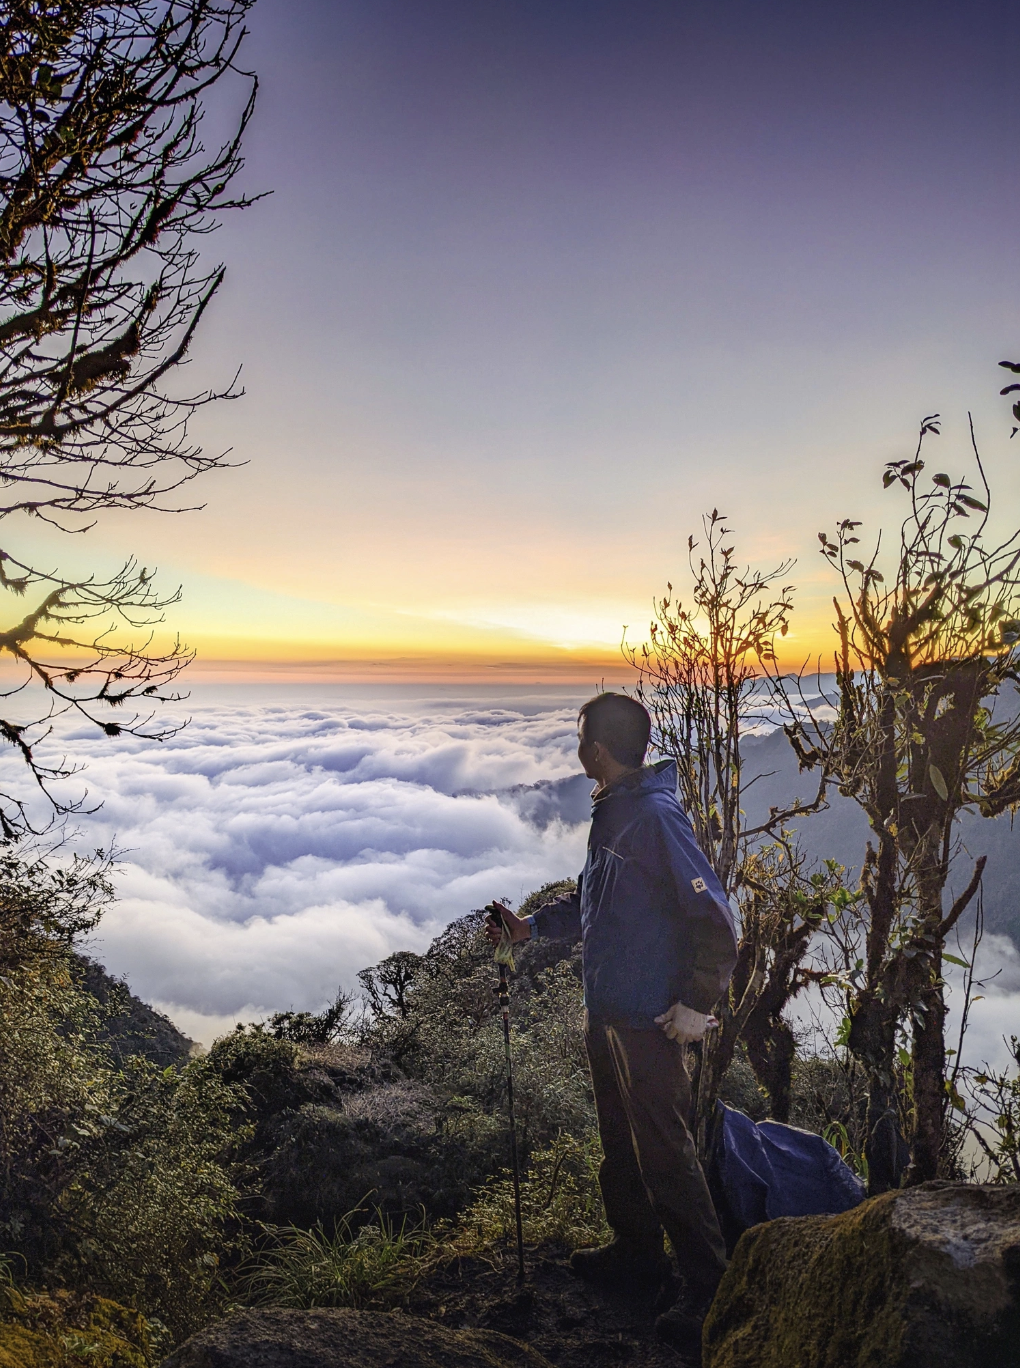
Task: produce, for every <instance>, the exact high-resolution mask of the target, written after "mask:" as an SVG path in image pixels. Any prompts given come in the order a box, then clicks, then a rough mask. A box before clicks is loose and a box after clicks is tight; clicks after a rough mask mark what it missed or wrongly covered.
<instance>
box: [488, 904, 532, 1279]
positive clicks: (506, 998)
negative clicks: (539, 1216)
mask: <svg viewBox="0 0 1020 1368" xmlns="http://www.w3.org/2000/svg"><path fill="white" fill-rule="evenodd" d="M485 910H486V912H488V914H489V916H490V917H491V918H493V920H496V919H497V918H498V920H499V925H500V929H501V931H502V938H501V940H500V943H499V947H498V948H497V950H496V956H495V959H496V964H497V965H498V966H499V987H498V988H496V989H495V992H496V994H497V996H498V1000H499V1011H500V1015H501V1016H502V1018H503V1049H504V1051H505V1054H506V1097H507V1110H508V1111H509V1113H510V1161H511V1163H512V1165H513V1174H514V1219H515V1221H516V1224H517V1286H518V1287H520V1286H522V1284H523V1282H524V1226H523V1223H522V1221H521V1166H520V1160H519V1159H518V1157H517V1118H516V1117H515V1116H514V1063H513V1057H512V1055H511V1053H510V984H509V982H508V981H507V976H506V970H507V961H509V962H510V964H511V965H512V964H513V962H514V961H513V946H512V944H511V941H510V933H509V932H508V931H507V929H506V923H505V922H504V921H503V918H502V917H500V916H499V914H498V913H497V912H496V911H495V909H493V908H490V907H487V908H486V909H485Z"/></svg>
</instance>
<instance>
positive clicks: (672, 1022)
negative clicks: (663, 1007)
mask: <svg viewBox="0 0 1020 1368" xmlns="http://www.w3.org/2000/svg"><path fill="white" fill-rule="evenodd" d="M655 1024H656V1026H661V1027H662V1029H663V1030H664V1031H665V1032H666V1034H667V1035H668V1036H669V1038H670V1040H679V1041H680V1043H681V1045H689V1044H691V1042H692V1041H695V1040H702V1039H704V1035H705V1032H706V1031H707V1030H710V1029H711V1027H713V1026H718V1025H719V1023H718V1021H716V1019H715V1017H714V1016H706V1015H705V1013H704V1012H696V1011H694V1009H693V1008H692V1007H685V1006H684V1005H683V1003H682V1002H675V1003H674V1004H673V1006H672V1007H671V1008H670V1009H669V1011H668V1012H663V1014H662V1016H657V1017H656V1018H655Z"/></svg>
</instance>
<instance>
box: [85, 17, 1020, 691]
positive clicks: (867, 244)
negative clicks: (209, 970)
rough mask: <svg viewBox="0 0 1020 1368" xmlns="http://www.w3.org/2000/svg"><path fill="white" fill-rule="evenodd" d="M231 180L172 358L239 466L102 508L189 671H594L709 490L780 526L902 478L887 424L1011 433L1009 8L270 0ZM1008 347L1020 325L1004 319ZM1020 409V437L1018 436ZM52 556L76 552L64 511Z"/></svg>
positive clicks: (741, 534)
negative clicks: (156, 580) (154, 573)
mask: <svg viewBox="0 0 1020 1368" xmlns="http://www.w3.org/2000/svg"><path fill="white" fill-rule="evenodd" d="M250 24H251V37H250V39H249V41H248V43H247V50H246V54H245V56H246V62H247V65H248V66H250V67H251V68H253V69H254V70H256V71H257V72H258V74H259V78H260V82H261V95H260V99H259V106H258V110H257V114H256V117H255V120H254V123H253V124H252V127H251V131H250V135H249V137H248V141H247V170H246V172H245V183H246V187H247V188H248V189H249V190H251V191H258V190H272V191H273V194H272V196H271V198H269V199H267V200H264V201H263V202H261V203H260V204H259V205H257V206H255V207H254V208H252V209H250V210H249V211H247V212H246V213H244V214H243V215H237V216H235V217H234V218H233V219H232V220H230V221H229V222H228V223H227V224H226V225H225V226H224V228H223V229H222V230H221V232H220V233H219V234H218V235H217V236H216V237H215V238H214V239H212V240H211V241H210V242H209V243H208V244H207V247H206V250H207V252H208V253H210V254H212V253H213V252H215V254H216V256H217V257H218V258H222V259H223V260H224V261H225V262H226V263H227V267H228V273H227V282H226V285H225V287H224V289H223V292H222V295H221V297H220V298H219V300H218V301H217V303H216V304H215V306H214V308H213V310H212V311H211V313H210V315H209V316H208V318H207V320H206V322H205V324H204V325H203V332H202V334H201V335H200V339H199V342H198V344H197V345H196V347H195V350H194V354H193V364H192V367H191V370H190V373H189V375H188V384H189V387H198V386H199V385H204V384H221V383H225V382H227V381H229V378H230V376H231V375H232V373H233V371H234V369H235V368H236V366H237V365H239V364H243V368H244V369H243V376H242V378H243V383H244V385H245V386H246V389H247V396H246V397H245V398H244V399H243V400H241V401H240V402H238V403H235V404H228V405H223V406H221V407H220V408H219V409H218V410H217V411H216V412H215V413H209V414H207V415H205V416H204V417H203V419H202V422H201V424H200V430H199V435H200V436H201V437H202V439H203V440H204V441H205V442H206V443H207V445H209V446H213V447H231V448H232V449H233V452H234V454H235V457H236V458H237V459H238V460H239V461H245V462H247V464H246V465H245V466H244V467H243V468H242V469H239V470H234V471H231V472H225V473H222V474H218V475H215V476H213V477H211V478H210V479H209V480H208V482H207V483H206V485H205V487H204V490H203V491H201V493H202V495H203V496H204V497H205V498H206V500H207V507H206V509H205V511H204V512H202V513H195V514H188V515H186V516H182V517H179V518H175V519H171V518H158V517H155V516H149V515H144V516H143V517H133V518H132V517H128V516H123V517H120V516H113V517H111V518H110V519H109V520H108V521H107V522H106V523H104V524H103V525H102V526H101V527H100V528H98V529H97V530H96V532H95V533H94V534H92V548H91V550H90V556H91V557H92V561H93V562H94V561H95V555H96V552H99V553H101V555H102V556H103V557H106V558H108V559H109V560H110V561H112V560H114V559H116V558H117V557H118V556H120V555H121V554H125V553H127V552H129V551H135V552H137V553H139V554H140V556H141V557H142V559H143V560H144V561H145V562H146V563H148V564H151V563H152V562H157V563H158V564H159V566H160V570H161V576H162V579H163V581H164V582H165V583H168V584H172V583H176V582H177V581H180V582H181V583H182V584H183V587H184V594H185V597H184V601H183V603H182V605H181V606H180V607H179V608H178V609H175V610H174V614H173V617H172V620H171V625H172V626H173V627H174V628H175V629H179V630H180V632H181V633H182V635H183V636H185V637H186V638H187V639H188V640H189V641H190V642H191V643H193V644H194V645H196V646H197V647H198V648H199V650H200V652H201V655H202V657H203V662H204V668H205V669H206V670H207V671H212V672H215V671H216V670H220V671H222V672H225V673H227V674H229V673H230V672H231V671H232V670H233V671H236V670H237V669H238V667H239V663H240V662H244V669H245V670H246V671H248V672H249V673H252V672H254V673H258V672H259V671H262V672H263V673H266V674H268V675H270V676H272V675H274V673H275V674H287V675H288V676H289V677H301V675H302V672H304V673H306V674H308V675H309V677H330V678H338V679H343V678H351V679H356V678H360V677H374V676H379V677H387V676H396V677H399V676H407V677H420V678H423V679H425V678H445V677H462V678H464V679H471V678H474V679H485V678H491V677H514V678H519V679H520V680H522V681H531V682H534V681H538V680H560V681H568V680H575V679H576V680H582V681H584V682H585V683H587V682H588V681H589V680H594V679H595V678H597V677H606V678H612V677H613V671H614V670H616V671H617V672H618V673H619V667H618V665H617V664H616V662H617V660H618V653H617V643H618V641H619V638H620V634H621V630H622V627H623V624H628V625H629V629H630V630H629V635H630V638H631V639H632V640H640V639H641V637H642V635H643V634H644V630H645V628H646V627H647V622H648V617H649V608H650V601H651V598H652V596H653V594H657V593H659V592H661V591H662V589H663V588H664V586H665V582H666V580H667V579H672V580H673V581H674V583H677V584H682V583H683V573H682V567H683V564H684V560H685V546H686V539H687V535H688V533H689V532H692V531H695V532H696V531H697V529H698V524H699V518H700V515H701V513H702V512H703V511H704V510H706V509H708V508H711V507H713V506H716V505H717V506H718V507H720V508H721V509H723V510H724V511H725V512H726V513H727V515H728V516H729V520H730V521H729V525H730V526H731V527H733V528H734V529H735V532H736V536H737V544H738V546H739V547H740V548H742V550H743V552H744V554H745V556H746V558H747V559H749V560H750V561H752V562H753V563H756V564H758V565H761V566H766V565H769V564H771V563H773V562H775V561H777V560H779V559H781V558H782V557H784V556H795V557H797V558H798V562H799V563H798V566H797V569H796V571H795V574H794V576H793V577H794V578H795V580H796V581H797V583H798V584H799V586H800V589H799V601H800V604H801V608H800V611H799V614H798V616H797V618H796V619H795V624H796V625H795V628H794V631H793V633H791V636H790V638H789V648H790V658H791V660H792V659H795V658H796V657H798V656H800V655H803V654H807V653H809V652H811V651H812V650H817V649H820V648H822V647H824V645H825V635H824V634H825V629H826V627H827V624H828V622H829V617H830V609H829V607H828V605H829V601H830V598H831V594H832V592H833V587H834V586H833V583H832V579H831V574H830V572H829V570H828V568H827V567H826V566H825V564H824V563H823V562H822V560H821V558H820V557H819V556H818V555H817V539H816V534H817V532H818V531H819V530H821V529H822V528H825V527H831V525H832V523H833V522H834V521H835V519H837V518H839V517H845V516H852V517H855V518H856V517H863V518H865V519H866V520H867V525H868V526H869V527H875V528H877V526H878V520H879V518H880V517H884V518H885V520H886V522H887V523H889V524H890V525H891V522H892V518H891V516H890V514H891V511H892V509H893V502H892V499H893V496H892V495H885V496H883V495H882V494H881V490H880V476H881V468H882V463H883V462H884V461H886V460H890V459H893V458H895V457H899V456H903V455H907V454H908V453H909V452H910V451H911V450H912V446H913V439H914V434H915V433H916V430H917V423H918V420H919V419H920V418H921V417H922V416H923V415H924V414H928V413H932V412H935V411H939V412H941V413H942V414H943V416H944V418H945V428H944V435H943V437H942V438H941V439H939V440H940V444H941V445H940V449H939V450H940V456H941V458H942V464H943V466H944V467H945V468H948V469H952V470H959V469H962V468H963V463H964V461H965V458H966V444H965V440H964V439H965V432H966V412H967V410H968V408H969V409H972V410H973V411H974V415H975V419H976V422H977V424H978V432H979V436H980V438H981V441H982V447H983V450H984V452H985V453H986V455H987V457H988V463H989V466H990V469H991V471H992V473H993V476H994V480H995V484H996V488H997V492H998V495H999V498H1000V501H1001V503H1002V504H1003V505H1009V504H1010V503H1012V504H1013V506H1014V507H1015V504H1016V498H1017V495H1018V493H1020V480H1018V470H1020V450H1015V449H1014V448H1013V447H1010V445H1009V442H1008V432H1009V424H1008V421H1007V420H1008V409H1007V406H1006V401H1005V400H1002V399H1000V398H999V397H998V389H999V386H1000V384H1001V383H1004V381H1003V379H1002V376H1003V372H1001V371H998V370H997V366H996V363H997V362H998V361H999V360H1001V359H1002V358H1003V357H1007V356H1013V354H1014V353H1016V352H1020V327H1018V311H1017V294H1016V278H1017V267H1018V265H1020V234H1018V232H1017V226H1018V223H1020V213H1018V209H1020V205H1018V198H1020V182H1018V179H1017V175H1016V128H1017V126H1018V116H1020V83H1018V81H1017V72H1016V9H1015V6H1014V5H1008V4H1006V3H984V2H983V0H971V3H968V4H966V5H963V4H959V3H953V4H939V3H934V0H924V3H916V4H913V3H892V4H890V3H889V0H883V2H882V3H875V4H869V3H859V0H855V3H852V4H850V3H837V2H833V0H830V3H827V4H825V5H818V4H817V3H812V4H806V3H805V4H800V3H791V2H790V0H779V2H778V3H770V4H764V3H752V2H751V0H745V3H731V2H728V0H708V2H707V3H684V2H683V0H672V3H655V2H654V0H612V2H607V3H599V0H583V2H582V0H534V2H533V3H520V2H518V0H456V2H454V0H449V2H444V0H259V3H258V5H257V6H256V7H255V9H254V11H253V13H252V17H251V21H250ZM1013 359H1020V358H1018V357H1015V356H1013ZM1014 445H1017V444H1014ZM61 559H62V561H63V563H64V564H65V565H66V564H67V554H66V547H65V548H63V549H62V552H61Z"/></svg>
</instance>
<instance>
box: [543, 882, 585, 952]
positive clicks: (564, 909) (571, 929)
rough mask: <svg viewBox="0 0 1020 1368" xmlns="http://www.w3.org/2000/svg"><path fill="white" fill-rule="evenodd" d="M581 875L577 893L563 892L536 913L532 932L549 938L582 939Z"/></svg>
mask: <svg viewBox="0 0 1020 1368" xmlns="http://www.w3.org/2000/svg"><path fill="white" fill-rule="evenodd" d="M583 877H584V876H583V875H581V876H580V877H579V878H578V880H577V891H576V892H575V893H561V894H560V896H559V897H558V898H554V899H553V900H552V902H548V903H546V905H545V906H544V907H540V908H539V910H538V911H537V912H536V913H535V925H534V928H533V931H532V934H533V935H535V936H546V937H548V938H549V940H568V941H571V942H574V941H579V940H580V939H581V879H582V878H583Z"/></svg>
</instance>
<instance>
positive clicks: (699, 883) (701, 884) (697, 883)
mask: <svg viewBox="0 0 1020 1368" xmlns="http://www.w3.org/2000/svg"><path fill="white" fill-rule="evenodd" d="M691 887H692V888H693V889H694V891H695V893H704V892H705V890H706V889H707V888H708V884H707V883H706V882H705V880H704V879H692V880H691Z"/></svg>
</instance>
